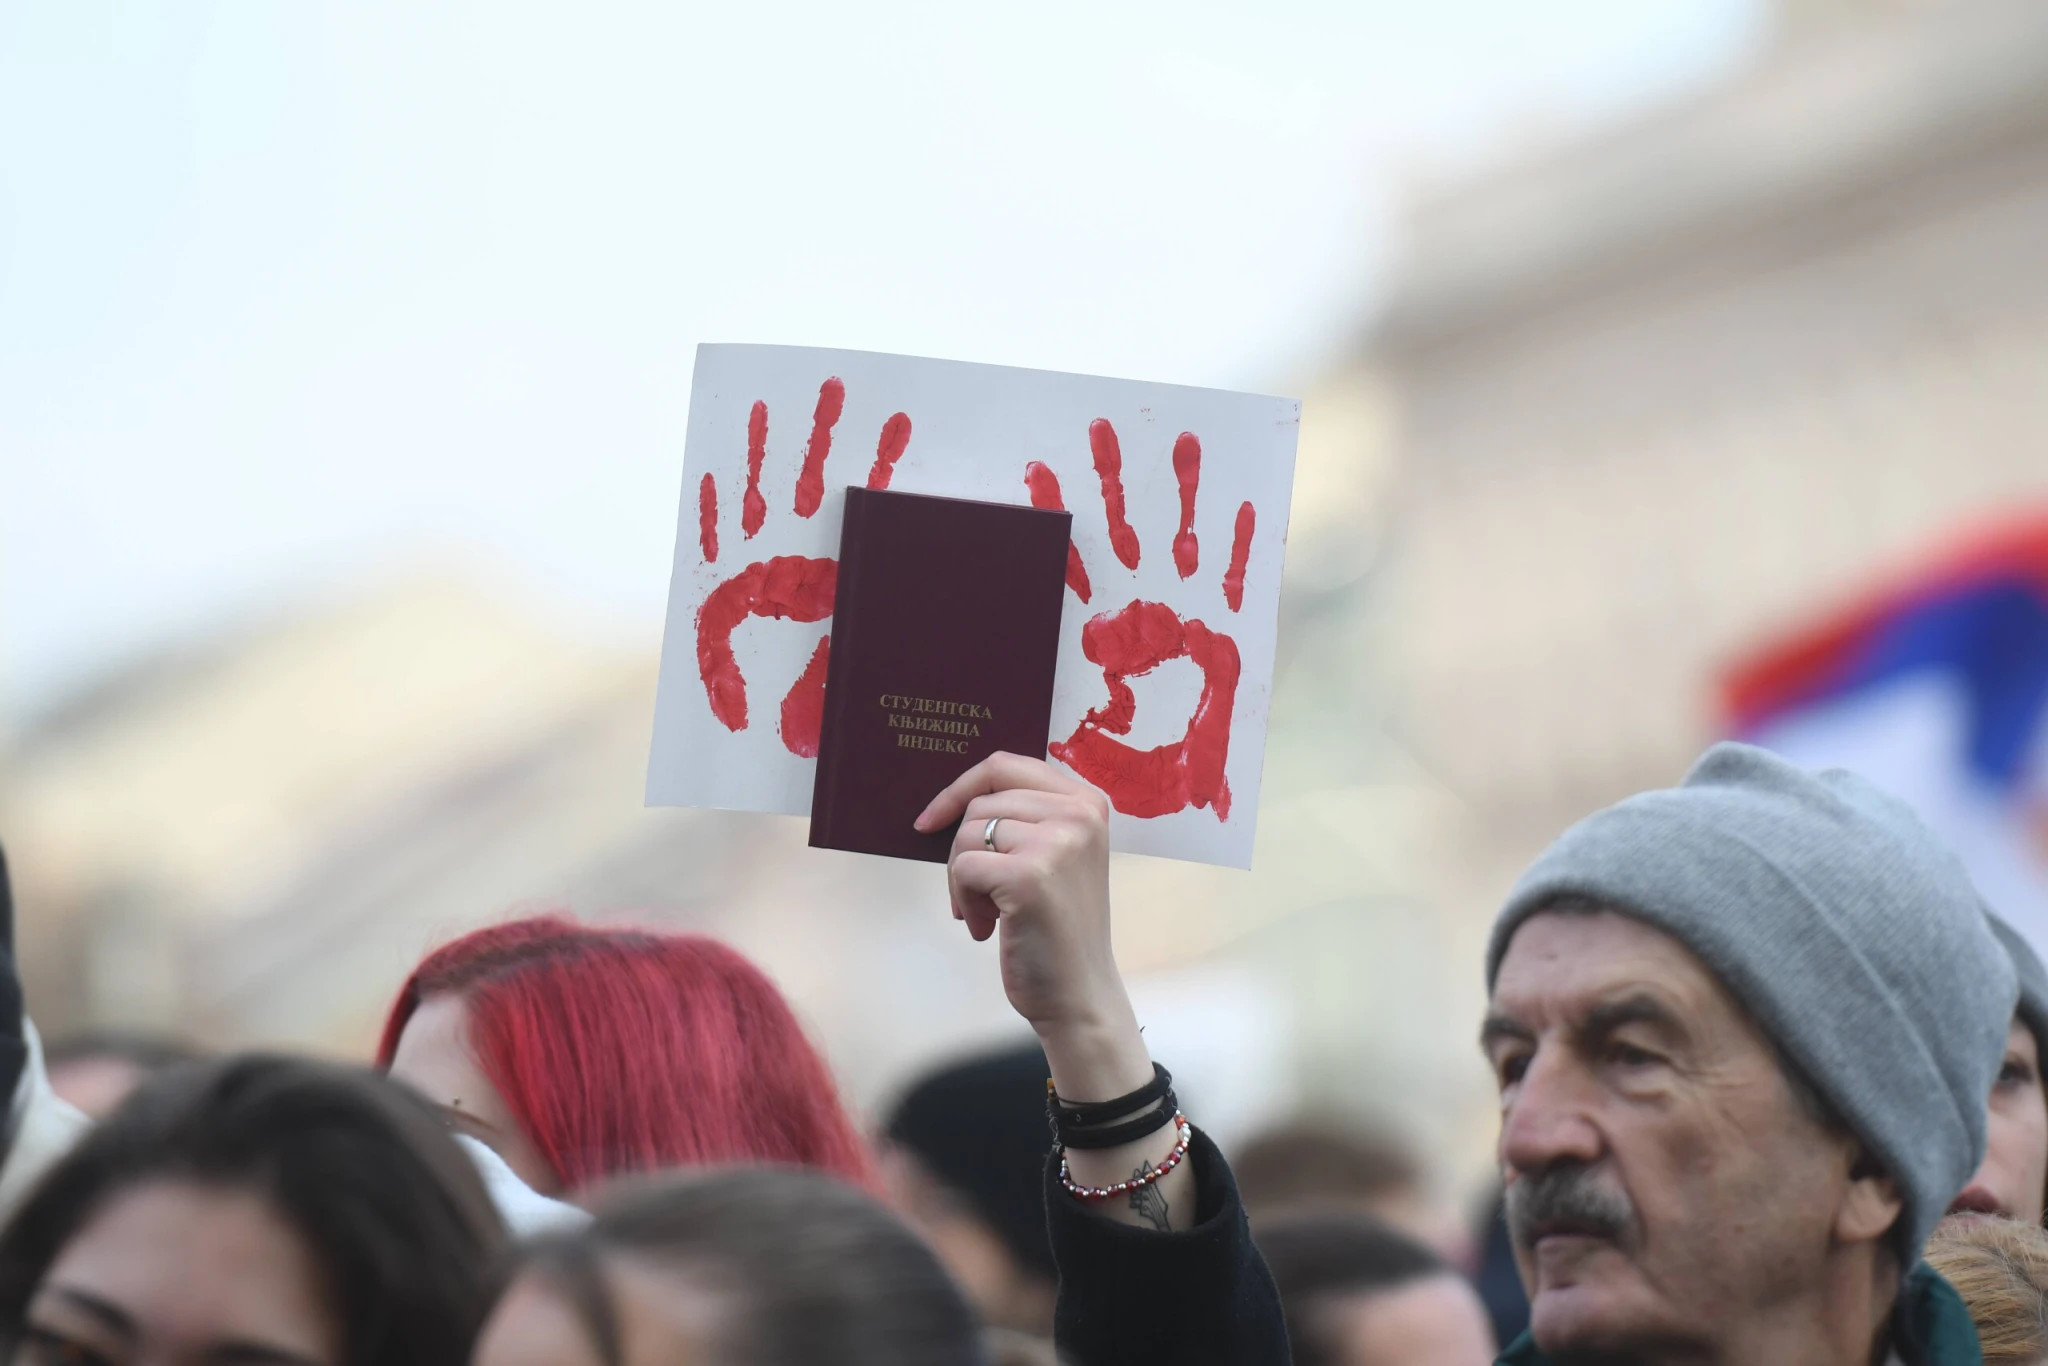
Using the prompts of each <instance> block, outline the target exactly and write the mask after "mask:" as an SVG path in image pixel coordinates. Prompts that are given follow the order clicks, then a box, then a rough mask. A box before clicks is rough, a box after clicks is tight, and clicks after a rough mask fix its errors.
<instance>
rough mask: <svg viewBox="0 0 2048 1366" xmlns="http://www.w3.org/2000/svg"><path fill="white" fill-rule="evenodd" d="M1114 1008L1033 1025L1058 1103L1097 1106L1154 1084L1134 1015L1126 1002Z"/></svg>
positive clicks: (1125, 999)
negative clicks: (1092, 1104) (1058, 1097)
mask: <svg viewBox="0 0 2048 1366" xmlns="http://www.w3.org/2000/svg"><path fill="white" fill-rule="evenodd" d="M1117 1007H1118V1008H1113V1009H1109V1010H1105V1011H1103V1012H1100V1013H1097V1014H1094V1015H1090V1016H1088V1017H1085V1018H1076V1019H1068V1020H1061V1021H1058V1022H1054V1023H1037V1022H1034V1024H1033V1028H1034V1029H1036V1030H1037V1032H1038V1042H1039V1046H1040V1047H1042V1048H1044V1050H1045V1060H1046V1063H1047V1065H1048V1066H1049V1067H1050V1068H1051V1070H1052V1083H1053V1087H1054V1089H1055V1090H1057V1091H1058V1092H1059V1094H1060V1097H1061V1099H1063V1100H1066V1101H1069V1102H1071V1103H1074V1104H1090V1103H1097V1104H1099V1103H1100V1102H1102V1101H1105V1100H1114V1099H1115V1098H1117V1097H1118V1096H1123V1095H1128V1094H1130V1093H1131V1092H1132V1091H1135V1090H1137V1089H1139V1088H1140V1087H1142V1086H1144V1085H1145V1084H1146V1083H1147V1082H1149V1081H1151V1080H1152V1055H1151V1053H1150V1051H1149V1050H1147V1049H1146V1047H1145V1037H1144V1035H1143V1034H1141V1033H1139V1032H1138V1017H1137V1015H1136V1013H1135V1012H1134V1011H1132V1009H1131V1006H1130V1001H1129V1000H1128V999H1127V998H1122V999H1120V1000H1119V1001H1118V1003H1117Z"/></svg>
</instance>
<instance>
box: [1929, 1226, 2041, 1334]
mask: <svg viewBox="0 0 2048 1366" xmlns="http://www.w3.org/2000/svg"><path fill="white" fill-rule="evenodd" d="M1927 1264H1928V1265H1929V1266H1931V1267H1933V1268H1934V1269H1935V1270H1936V1271H1938V1272H1940V1273H1941V1276H1942V1278H1943V1279H1944V1280H1946V1281H1947V1282H1948V1283H1949V1284H1950V1285H1952V1286H1954V1287H1955V1288H1956V1293H1958V1294H1960V1295H1961V1296H1962V1297H1963V1303H1964V1304H1965V1305H1967V1306H1969V1310H1970V1321H1971V1322H1972V1323H1974V1324H1976V1325H1977V1343H1978V1346H1979V1347H1980V1348H1981V1349H1982V1351H1983V1353H1984V1366H2042V1363H2043V1362H2048V1232H2043V1231H2042V1229H2041V1227H2040V1225H2038V1224H2023V1223H2021V1222H2019V1221H2018V1220H2016V1219H1950V1220H1945V1221H1943V1223H1942V1225H1941V1227H1940V1228H1938V1229H1936V1230H1935V1232H1934V1236H1933V1237H1932V1238H1929V1239H1928V1240H1927Z"/></svg>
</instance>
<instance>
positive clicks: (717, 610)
mask: <svg viewBox="0 0 2048 1366" xmlns="http://www.w3.org/2000/svg"><path fill="white" fill-rule="evenodd" d="M845 407H846V386H845V385H844V384H842V383H841V382H840V381H839V380H838V379H837V378H833V379H828V380H826V381H825V382H824V383H823V384H822V385H820V386H819V387H818V406H817V409H816V410H815V411H814V412H813V413H812V415H811V435H810V439H809V440H808V441H807V442H805V444H804V451H803V459H802V464H801V467H800V468H799V469H798V471H797V476H796V487H795V494H794V498H793V500H792V505H791V509H790V510H791V511H792V512H794V513H795V514H796V515H797V516H799V517H815V516H816V515H817V513H818V508H819V506H820V505H821V504H822V503H823V502H824V498H825V461H826V459H827V458H828V457H829V456H830V455H831V454H832V432H833V428H835V427H836V426H838V424H839V415H840V413H841V412H843V411H844V410H845ZM909 444H910V418H909V417H908V416H906V415H905V414H903V413H897V414H895V415H894V416H892V417H890V418H889V420H888V421H886V422H884V423H883V424H882V432H881V436H880V438H879V440H877V442H876V443H875V463H874V465H873V466H872V467H871V468H870V469H869V471H868V478H867V486H868V487H869V488H871V489H882V488H887V487H889V479H890V476H891V474H892V473H893V472H894V470H895V468H896V462H897V461H898V460H900V459H901V458H902V456H903V452H904V449H905V448H906V447H907V446H909ZM767 458H768V405H767V404H766V403H758V402H757V403H756V404H754V407H753V411H752V412H751V413H749V414H748V417H747V487H746V491H745V492H744V493H743V494H742V495H741V498H740V533H741V536H742V537H743V538H744V539H746V540H752V539H753V538H754V536H755V535H756V534H757V533H758V532H759V531H760V530H761V528H762V527H763V526H764V525H766V523H767V518H768V501H767V499H766V498H764V497H763V496H762V493H761V471H762V467H763V466H764V465H765V464H766V463H767ZM718 520H719V509H718V484H717V481H716V480H715V479H714V478H713V477H712V476H711V475H709V474H706V475H705V476H704V478H703V480H702V481H701V482H700V483H699V484H698V486H697V544H698V548H699V549H700V550H701V551H702V553H703V556H704V562H705V563H706V564H715V563H717V562H718V549H719V542H718ZM838 583H839V562H838V561H837V560H830V559H822V558H817V559H814V558H810V557H807V556H802V555H777V556H774V557H772V558H770V559H766V560H756V561H755V562H753V563H752V564H749V565H747V566H746V567H745V568H744V569H741V570H739V571H738V572H737V573H735V574H733V575H732V576H731V577H729V578H727V579H726V580H725V581H724V582H722V583H720V584H719V585H718V586H717V587H715V588H713V589H712V590H711V592H710V593H709V594H708V595H707V596H706V597H705V599H704V603H703V605H702V606H700V607H699V608H698V609H697V673H698V676H699V677H700V678H701V679H702V680H703V682H704V694H705V697H706V698H707V699H708V700H709V701H710V703H711V714H712V715H714V716H716V717H717V718H718V719H719V720H720V721H721V722H722V723H724V725H725V728H726V729H727V730H735V731H737V730H745V729H746V728H747V726H748V724H749V718H748V715H747V680H746V678H745V677H744V676H743V675H742V674H741V672H740V666H739V660H738V658H737V657H736V656H735V655H734V654H733V649H732V633H733V632H734V631H735V630H736V629H738V627H739V624H740V623H741V622H743V621H745V620H746V619H747V618H749V617H779V618H784V619H787V620H790V621H798V622H809V621H823V620H824V619H825V618H827V617H829V616H831V615H832V599H833V594H834V592H835V590H836V589H837V587H838ZM831 648H832V637H831V636H829V635H828V636H825V637H824V638H823V639H821V640H820V641H819V642H818V648H817V649H816V650H815V651H814V652H813V653H812V655H811V659H810V663H809V664H807V665H805V666H804V671H803V672H802V673H801V674H800V675H798V677H797V680H796V682H795V683H793V684H791V685H790V689H789V691H788V692H787V693H786V694H784V695H783V698H782V708H781V716H780V718H779V724H778V726H777V728H776V729H777V733H778V734H779V735H780V736H781V737H782V743H783V746H784V747H785V748H786V749H788V750H789V751H790V753H792V754H799V755H802V756H804V757H805V758H815V757H816V756H817V753H818V728H819V726H820V724H821V722H822V720H823V717H824V712H825V667H826V664H827V663H828V662H829V660H830V658H831Z"/></svg>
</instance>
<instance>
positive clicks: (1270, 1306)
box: [1045, 1129, 1289, 1366]
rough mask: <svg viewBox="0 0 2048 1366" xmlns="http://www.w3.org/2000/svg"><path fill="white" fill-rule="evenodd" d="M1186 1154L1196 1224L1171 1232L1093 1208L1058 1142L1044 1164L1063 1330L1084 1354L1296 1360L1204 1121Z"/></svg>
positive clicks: (1107, 1358) (1106, 1358)
mask: <svg viewBox="0 0 2048 1366" xmlns="http://www.w3.org/2000/svg"><path fill="white" fill-rule="evenodd" d="M1188 1161H1189V1162H1190V1163H1192V1164H1193V1166H1194V1175H1195V1219H1194V1224H1193V1226H1192V1227H1190V1228H1187V1229H1186V1230H1185V1231H1177V1232H1173V1233H1158V1232H1155V1231H1153V1230H1151V1229H1146V1228H1139V1227H1137V1226H1136V1225H1134V1224H1122V1223H1118V1222H1116V1221H1115V1220H1112V1219H1108V1218H1105V1217H1104V1216H1103V1215H1100V1214H1097V1213H1095V1212H1094V1211H1092V1210H1090V1209H1089V1208H1088V1207H1087V1206H1085V1205H1083V1204H1082V1203H1081V1202H1080V1201H1079V1200H1076V1199H1075V1198H1074V1197H1073V1196H1071V1195H1069V1194H1067V1192H1066V1190H1065V1189H1064V1188H1063V1187H1062V1186H1061V1185H1060V1182H1059V1157H1058V1154H1054V1156H1053V1157H1052V1159H1051V1160H1050V1161H1049V1162H1048V1163H1047V1164H1046V1176H1045V1201H1046V1214H1047V1219H1048V1222H1049V1223H1050V1224H1051V1227H1052V1253H1053V1259H1054V1260H1055V1261H1057V1262H1058V1263H1059V1269H1060V1298H1059V1308H1058V1310H1057V1311H1056V1312H1055V1315H1054V1323H1053V1337H1054V1340H1055V1341H1056V1342H1057V1343H1058V1345H1059V1349H1060V1351H1061V1352H1063V1353H1065V1354H1066V1355H1067V1356H1068V1357H1069V1358H1071V1359H1072V1360H1073V1361H1074V1362H1075V1363H1076V1366H1151V1364H1152V1363H1158V1366H1289V1357H1288V1354H1287V1328H1286V1323H1285V1320H1283V1319H1282V1317H1281V1313H1280V1292H1279V1291H1278V1290H1277V1289H1276V1288H1274V1285H1273V1277H1272V1273H1270V1272H1268V1271H1267V1270H1266V1263H1265V1261H1264V1259H1263V1258H1261V1257H1260V1256H1259V1252H1258V1249H1257V1248H1255V1247H1253V1246H1252V1233H1251V1226H1250V1225H1249V1224H1247V1223H1246V1222H1245V1217H1244V1205H1243V1203H1242V1202H1241V1201H1240V1200H1239V1199H1238V1198H1237V1182H1236V1181H1234V1180H1233V1179H1231V1175H1230V1167H1229V1165H1228V1164H1227V1163H1225V1162H1224V1160H1223V1154H1222V1153H1220V1152H1218V1151H1217V1150H1216V1145H1215V1144H1214V1143H1211V1142H1210V1141H1209V1139H1208V1137H1207V1136H1206V1135H1204V1134H1203V1133H1202V1131H1201V1130H1199V1129H1197V1130H1195V1131H1194V1142H1193V1143H1192V1144H1191V1145H1190V1147H1189V1149H1188Z"/></svg>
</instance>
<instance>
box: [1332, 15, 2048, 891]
mask: <svg viewBox="0 0 2048 1366" xmlns="http://www.w3.org/2000/svg"><path fill="white" fill-rule="evenodd" d="M1784 19H1785V22H1784V24H1783V25H1782V27H1781V31H1780V33H1779V35H1778V39H1777V41H1776V42H1775V43H1774V44H1773V45H1772V46H1771V47H1770V49H1769V50H1768V51H1766V52H1765V53H1764V54H1763V55H1762V57H1761V59H1760V60H1759V61H1758V62H1757V63H1756V64H1755V65H1754V66H1753V67H1752V68H1751V69H1750V70H1748V71H1746V72H1744V73H1742V74H1741V75H1740V76H1739V77H1738V78H1736V79H1734V80H1731V81H1729V82H1727V83H1726V84H1724V85H1722V86H1720V87H1719V88H1716V89H1712V90H1709V91H1706V92H1703V93H1702V94H1700V95H1699V96H1697V97H1695V98H1693V99H1690V100H1688V101H1685V102H1683V103H1681V104H1677V105H1675V106H1673V107H1670V108H1667V109H1666V110H1664V111H1662V112H1661V113H1658V114H1656V115H1655V116H1653V117H1650V118H1647V119H1644V120H1642V121H1640V122H1638V123H1635V124H1633V125H1630V126H1626V127H1621V128H1617V129H1614V130H1611V131H1610V132H1608V133H1607V134H1605V135H1603V136H1599V137H1596V138H1593V139H1591V140H1588V141H1585V142H1583V143H1580V144H1577V145H1573V146H1568V147H1564V148H1560V149H1558V150H1556V151H1555V152H1553V153H1551V154H1549V155H1546V156H1543V157H1541V158H1537V159H1533V160H1530V161H1528V162H1526V163H1523V164H1520V165H1516V166H1513V167H1510V168H1506V169H1503V170H1500V171H1499V172H1497V173H1495V174H1492V175H1489V176H1487V177H1485V178H1483V179H1480V180H1478V181H1476V182H1473V183H1469V184H1465V185H1461V186H1457V187H1454V188H1452V189H1449V190H1447V191H1445V192H1442V193H1440V194H1438V195H1436V196H1434V197H1433V198H1431V199H1429V200H1427V201H1426V202H1423V203H1421V204H1419V205H1418V206H1417V207H1416V208H1415V210H1414V212H1413V214H1412V216H1411V218H1410V220H1409V225H1408V237H1409V241H1410V244H1411V245H1410V252H1409V256H1408V258H1407V263H1406V266H1405V269H1404V272H1403V274H1402V277H1401V280H1400V284H1399V286H1398V288H1397V290H1396V292H1395V294H1394V296H1393V298H1392V299H1391V301H1390V303H1389V306H1388V309H1387V311H1386V313H1385V315H1384V316H1383V317H1382V318H1381V320H1380V321H1379V323H1378V325H1377V328H1376V330H1375V333H1374V337H1373V341H1372V344H1371V351H1372V355H1373V357H1374V361H1375V364H1376V365H1377V366H1378V367H1379V368H1380V369H1381V370H1382V372H1383V373H1384V374H1385V375H1386V376H1387V379H1388V382H1389V384H1390V387H1391V388H1392V390H1393V392H1394V393H1395V394H1396V395H1397V396H1398V407H1399V426H1400V435H1399V438H1398V442H1397V448H1398V467H1399V469H1400V485H1399V489H1398V492H1397V493H1396V495H1395V503H1396V506H1395V507H1394V508H1393V510H1392V511H1391V512H1390V525H1391V526H1392V528H1393V538H1394V542H1395V543H1394V545H1393V547H1392V553H1391V555H1390V560H1389V566H1388V573H1387V580H1388V581H1387V591H1388V593H1389V595H1390V597H1391V599H1392V603H1391V605H1390V610H1389V619H1390V620H1391V621H1393V622H1396V623H1398V630H1399V632H1400V639H1399V645H1398V646H1397V648H1395V649H1394V650H1393V652H1392V655H1391V662H1392V664H1393V667H1394V669H1395V670H1396V672H1397V674H1398V679H1397V681H1396V682H1395V683H1394V684H1393V690H1394V693H1395V695H1396V697H1397V699H1398V700H1397V702H1396V709H1397V715H1398V720H1397V722H1396V724H1395V730H1396V733H1397V734H1398V735H1399V737H1400V739H1401V742H1402V744H1403V746H1404V747H1405V748H1406V749H1407V751H1408V752H1409V753H1410V754H1411V755H1412V756H1413V757H1414V758H1415V759H1416V760H1417V762H1419V763H1420V764H1421V766H1422V767H1423V768H1425V769H1426V770H1427V772H1428V773H1429V774H1430V775H1431V778H1432V779H1433V781H1434V782H1435V783H1436V784H1438V785H1439V787H1440V788H1441V790H1442V792H1443V793H1444V794H1445V795H1446V797H1447V800H1446V801H1444V802H1443V803H1442V804H1441V805H1440V807H1439V810H1440V811H1442V812H1444V813H1446V819H1445V820H1443V821H1442V822H1441V823H1440V824H1438V825H1437V826H1436V827H1435V829H1434V831H1433V837H1432V842H1431V847H1430V851H1429V854H1428V858H1429V862H1430V865H1431V871H1430V872H1429V873H1428V874H1426V878H1427V880H1428V882H1429V884H1430V887H1431V899H1432V902H1433V904H1435V905H1436V906H1438V907H1440V908H1442V910H1443V912H1444V913H1445V914H1451V915H1461V916H1469V917H1473V918H1474V919H1475V920H1483V918H1484V917H1485V915H1486V914H1487V913H1489V912H1490V910H1491V908H1492V907H1493V906H1495V905H1496V904H1498V902H1499V900H1500V898H1501V896H1502V894H1503V893H1504V892H1505V890H1506V888H1507V887H1508V885H1509V884H1510V882H1511V880H1512V878H1513V876H1514V875H1515V873H1516V872H1517V871H1518V870H1519V869H1520V868H1521V867H1522V866H1523V865H1524V864H1525V863H1526V862H1527V860H1528V859H1529V857H1530V856H1531V855H1533V854H1534V853H1535V852H1536V850H1537V849H1538V848H1540V847H1541V846H1542V845H1543V844H1544V843H1545V842H1546V841H1547V840H1548V839H1549V838H1551V837H1552V836H1553V835H1554V834H1555V833H1556V832H1557V831H1558V830H1559V829H1561V828H1562V827H1563V826H1564V825H1566V824H1567V823H1569V822H1570V821H1571V820H1573V819H1575V818H1576V817H1578V816H1579V815H1582V814H1584V813H1585V812H1587V811H1589V810H1591V809H1593V808H1595V807H1598V806H1600V805H1603V804H1605V803H1607V802H1609V801H1612V800H1614V799H1615V798H1617V797H1619V796H1621V795H1623V794H1625V793H1627V792H1630V791H1633V790H1636V789H1639V788H1643V787H1648V786H1657V785H1664V784H1668V783H1670V782H1672V781H1675V780H1676V779H1677V778H1678V777H1679V776H1680V775H1681V774H1682V773H1683V771H1684V769H1685V767H1686V765H1687V763H1688V762H1689V760H1690V759H1691V758H1692V757H1693V756H1694V755H1695V754H1696V753H1697V752H1698V751H1699V750H1700V749H1701V748H1702V747H1703V746H1704V745H1705V744H1706V743H1707V742H1708V741H1709V740H1711V739H1712V738H1713V737H1714V735H1715V734H1716V731H1717V726H1718V725H1719V718H1718V716H1717V715H1716V710H1715V698H1714V692H1713V687H1714V683H1715V679H1716V675H1717V672H1718V671H1719V670H1720V669H1721V668H1723V667H1724V666H1725V665H1726V664H1728V663H1729V662H1730V660H1731V659H1732V658H1733V657H1734V656H1736V655H1737V654H1739V653H1740V652H1742V651H1743V650H1745V649H1747V648H1750V647H1752V646H1754V645H1755V644H1756V643H1757V642H1758V641H1759V640H1760V639H1761V638H1763V637H1764V636H1767V635H1770V634H1772V633H1774V632H1775V631H1776V630H1778V629H1779V628H1782V627H1783V626H1785V625H1787V624H1789V623H1791V622H1793V621H1795V620H1798V619H1802V618H1806V617H1809V616H1811V615H1812V614H1813V613H1814V612H1815V611H1816V610H1817V609H1821V608H1825V607H1827V606H1830V605H1832V604H1834V603H1835V602H1837V601H1839V600H1841V599H1843V598H1844V597H1846V596H1849V595H1853V594H1854V593H1856V592H1857V591H1859V590H1860V589H1861V588H1862V587H1863V586H1864V585H1866V584H1868V583H1869V582H1870V581H1871V580H1872V578H1873V577H1875V576H1877V575H1879V574H1881V573H1884V572H1886V571H1887V570H1888V569H1889V568H1890V567H1892V566H1893V565H1895V564H1897V563H1899V562H1900V561H1902V560H1904V559H1907V558H1910V557H1913V556H1917V555H1919V554H1921V553H1923V552H1925V551H1926V550H1927V549H1928V548H1929V547H1930V546H1933V545H1936V544H1939V543H1940V542H1942V541H1943V540H1944V539H1946V538H1948V537H1950V536H1952V535H1954V534H1956V533H1957V532H1958V531H1959V530H1961V529H1963V528H1966V527H1968V526H1969V525H1970V524H1972V523H1973V522H1977V521H1981V520H1984V519H1996V518H1999V517H2000V516H2002V515H2003V514H2005V513H2007V512H2009V511H2011V510H2012V509H2013V508H2014V507H2015V505H2017V504H2025V505H2029V506H2039V505H2041V504H2043V503H2044V502H2048V273H2044V271H2043V270H2042V269H2041V267H2042V264H2043V262H2044V260H2048V256H2044V252H2048V7H2044V6H2042V5H2040V4H2037V3H2030V2H2029V0H1945V3H1925V2H1923V3H1907V2H1906V0H1897V2H1896V3H1889V4H1885V3H1848V2H1847V0H1841V2H1839V3H1821V2H1820V0H1811V2H1810V3H1801V4H1793V5H1789V6H1787V7H1786V13H1785V15H1784Z"/></svg>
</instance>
